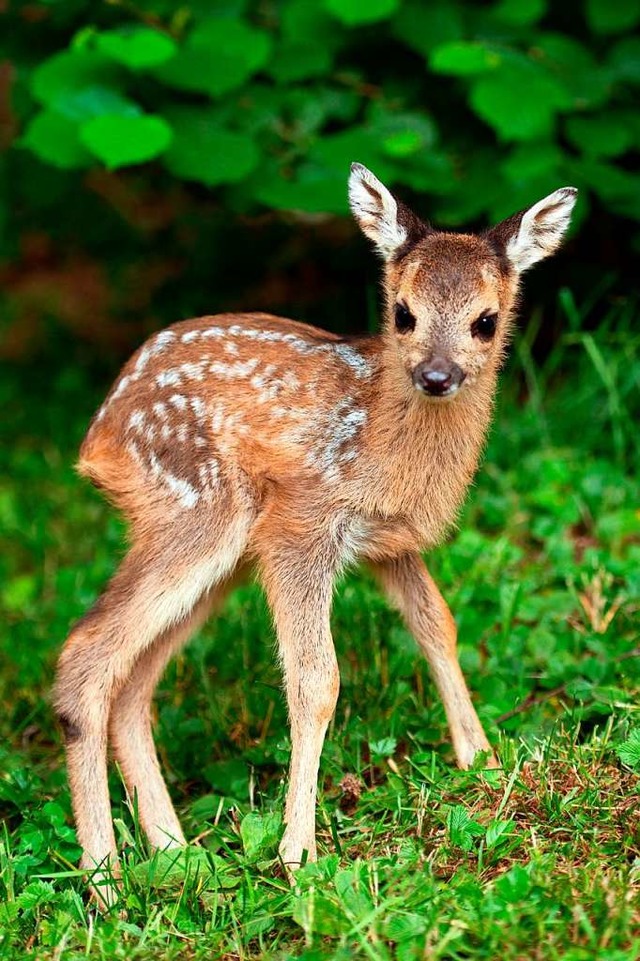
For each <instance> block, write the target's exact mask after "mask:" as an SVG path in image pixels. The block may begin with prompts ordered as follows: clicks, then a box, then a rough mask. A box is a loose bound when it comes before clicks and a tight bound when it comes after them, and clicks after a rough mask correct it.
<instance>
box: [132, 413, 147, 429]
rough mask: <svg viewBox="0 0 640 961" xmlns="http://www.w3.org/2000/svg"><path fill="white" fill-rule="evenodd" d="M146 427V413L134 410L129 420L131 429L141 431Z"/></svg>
mask: <svg viewBox="0 0 640 961" xmlns="http://www.w3.org/2000/svg"><path fill="white" fill-rule="evenodd" d="M143 425H144V413H143V412H142V411H141V410H134V411H133V413H132V414H131V417H130V418H129V427H131V428H132V429H133V430H141V429H142V427H143Z"/></svg>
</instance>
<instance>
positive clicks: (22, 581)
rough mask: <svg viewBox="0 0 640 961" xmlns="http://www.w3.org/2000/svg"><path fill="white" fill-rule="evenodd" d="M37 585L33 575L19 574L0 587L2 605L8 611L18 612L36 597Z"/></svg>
mask: <svg viewBox="0 0 640 961" xmlns="http://www.w3.org/2000/svg"><path fill="white" fill-rule="evenodd" d="M37 590H38V584H37V581H36V578H35V576H34V575H33V574H19V575H18V576H17V577H12V578H11V580H9V581H7V583H6V584H4V585H3V587H2V603H3V605H4V607H6V608H7V610H9V611H20V610H22V609H23V608H24V607H26V606H27V604H29V603H30V601H32V600H33V599H34V597H35V596H36V593H37Z"/></svg>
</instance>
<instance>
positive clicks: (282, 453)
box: [55, 164, 576, 906]
mask: <svg viewBox="0 0 640 961" xmlns="http://www.w3.org/2000/svg"><path fill="white" fill-rule="evenodd" d="M349 199H350V204H351V209H352V211H353V214H354V216H355V218H356V220H357V222H358V223H359V225H360V227H361V229H362V230H363V232H364V233H365V234H366V235H367V237H369V238H370V239H371V240H372V241H373V242H374V244H375V246H376V248H377V250H378V252H379V253H380V254H381V255H382V258H383V261H384V293H385V302H386V303H385V316H384V324H383V329H382V332H381V333H380V334H377V335H373V336H363V337H350V338H344V337H339V336H336V335H335V334H332V333H327V332H325V331H322V330H319V329H317V328H314V327H310V326H306V325H304V324H300V323H297V322H295V321H292V320H284V319H282V318H279V317H273V316H270V315H267V314H259V313H251V314H233V315H231V314H223V315H220V316H214V317H202V318H199V319H197V320H187V321H184V322H182V323H178V324H175V325H174V326H172V327H169V328H168V329H166V330H163V331H161V332H160V333H157V334H155V335H154V336H152V337H151V338H150V339H149V340H148V341H147V342H146V344H145V345H144V346H143V347H142V348H141V349H140V350H139V351H138V352H137V353H136V354H134V356H133V357H132V358H131V360H130V361H129V362H128V363H127V364H126V365H125V367H124V369H123V371H122V373H121V375H120V377H119V379H118V380H117V381H116V383H115V385H114V387H113V388H112V390H111V392H110V394H109V395H108V397H107V399H106V401H105V403H104V404H103V406H102V407H101V409H100V410H99V411H98V413H97V414H96V416H95V417H94V419H93V421H92V423H91V426H90V428H89V431H88V434H87V436H86V438H85V440H84V443H83V445H82V448H81V452H80V462H79V470H80V472H81V473H82V474H84V475H86V476H87V477H89V478H90V479H91V480H92V481H93V482H94V483H95V484H96V485H97V486H98V487H99V488H101V489H102V490H103V491H104V492H105V493H106V495H107V496H108V497H109V498H110V499H111V500H112V501H113V502H114V503H115V505H116V506H117V507H118V508H120V509H121V510H122V511H123V512H124V514H125V515H126V517H127V519H128V521H129V523H130V529H131V547H130V550H129V553H128V554H127V556H126V557H125V559H124V561H123V562H122V564H121V566H120V568H119V570H118V571H117V573H116V574H115V576H114V577H113V579H112V580H111V582H110V584H109V585H108V587H107V588H106V590H105V592H104V593H103V594H102V596H101V597H100V599H99V600H98V601H97V603H96V604H95V606H94V607H93V608H92V609H91V610H90V611H89V612H88V613H87V614H86V615H85V617H84V618H83V619H82V620H81V621H80V622H79V623H78V624H77V625H76V626H75V627H74V629H73V630H72V632H71V635H70V636H69V638H68V640H67V642H66V644H65V647H64V649H63V651H62V654H61V657H60V661H59V665H58V670H57V678H56V683H55V705H56V708H57V712H58V716H59V718H60V721H61V724H62V727H63V730H64V735H65V742H66V752H67V764H68V771H69V780H70V784H71V793H72V799H73V810H74V814H75V819H76V824H77V830H78V837H79V841H80V844H81V845H82V848H83V851H84V854H83V858H82V866H83V867H84V868H86V869H87V870H88V871H89V872H90V873H91V874H92V877H93V885H94V889H93V893H94V895H95V896H96V898H97V899H98V901H99V902H102V904H103V906H104V905H109V904H111V903H113V901H114V899H115V897H116V896H117V892H116V889H115V888H114V886H113V882H111V881H110V880H109V878H110V877H112V872H113V871H114V870H116V869H117V852H116V842H115V838H114V833H113V827H112V822H111V813H110V806H109V794H108V789H107V744H108V742H110V745H111V747H112V749H113V753H114V755H115V758H116V760H117V762H118V764H119V765H120V768H121V771H122V774H123V776H124V779H125V783H126V785H127V788H128V791H129V793H130V795H131V797H133V796H134V794H135V796H137V804H138V813H139V818H140V822H141V824H142V826H143V828H144V830H145V832H146V834H147V836H148V839H149V842H150V843H151V844H152V845H153V846H156V847H158V848H167V847H175V846H180V845H184V844H185V843H186V842H185V838H184V835H183V833H182V830H181V827H180V823H179V821H178V818H177V816H176V813H175V811H174V809H173V806H172V803H171V800H170V798H169V794H168V792H167V788H166V785H165V782H164V780H163V778H162V775H161V773H160V768H159V765H158V759H157V756H156V752H155V748H154V743H153V738H152V730H151V702H152V697H153V693H154V689H155V687H156V684H157V683H158V680H159V678H160V676H161V675H162V672H163V670H164V668H165V666H166V664H167V662H168V661H169V659H170V658H171V656H172V655H173V654H175V653H176V651H178V650H179V649H180V647H182V645H183V644H185V643H186V641H187V640H188V638H189V636H190V635H191V634H192V633H193V632H194V631H195V630H197V628H198V627H199V626H200V625H201V624H202V623H203V621H204V620H205V619H206V618H207V617H208V615H209V614H210V613H211V611H212V609H214V608H216V607H218V606H219V605H220V603H221V602H222V600H223V598H224V596H225V594H226V593H227V592H228V591H229V589H230V588H231V587H232V586H233V585H234V584H235V583H237V581H238V579H241V578H243V577H245V576H246V575H247V573H248V572H249V571H250V569H251V568H252V567H255V568H257V571H258V573H259V577H260V579H261V581H262V583H263V585H264V587H265V590H266V594H267V598H268V602H269V605H270V608H271V611H272V614H273V618H274V622H275V627H276V631H277V636H278V644H279V652H280V660H281V662H282V668H283V672H284V683H285V688H286V696H287V701H288V708H289V716H290V723H291V740H292V754H291V766H290V780H289V787H288V793H287V799H286V810H285V824H286V827H285V831H284V835H283V838H282V842H281V845H280V854H281V857H282V860H283V862H284V863H285V865H286V866H288V868H289V869H293V868H295V866H297V865H299V864H300V863H301V862H303V861H304V859H305V857H308V858H310V859H313V858H315V856H316V841H315V802H316V789H317V787H316V785H317V777H318V767H319V761H320V754H321V750H322V745H323V741H324V736H325V732H326V729H327V725H328V723H329V721H330V719H331V717H332V715H333V712H334V709H335V706H336V701H337V697H338V688H339V676H338V665H337V662H336V655H335V652H334V648H333V643H332V639H331V632H330V623H329V619H330V610H331V597H332V591H333V584H334V581H335V579H336V576H337V575H338V574H339V572H340V571H341V570H342V569H343V568H344V567H345V566H346V565H349V564H352V563H353V562H354V561H356V560H357V559H361V560H363V561H365V562H367V563H368V564H369V565H370V566H371V568H372V569H373V571H374V573H375V575H376V576H377V578H378V579H379V582H380V584H381V586H382V588H383V590H384V591H385V592H386V593H387V595H388V597H389V598H390V600H391V601H392V602H393V603H395V604H396V605H397V607H398V608H399V610H400V611H401V613H402V615H403V616H404V619H405V621H406V623H407V626H408V628H409V629H410V630H411V631H412V633H413V635H414V636H415V639H416V641H417V643H418V645H419V647H420V649H421V650H422V653H423V654H424V655H425V657H426V659H427V661H428V663H429V666H430V670H431V673H432V676H433V679H434V681H435V684H436V687H437V689H438V692H439V694H440V696H441V698H442V701H443V703H444V707H445V711H446V715H447V719H448V723H449V726H450V730H451V736H452V740H453V746H454V750H455V754H456V758H457V761H458V763H459V765H461V766H462V767H467V766H468V765H470V764H471V763H472V762H473V759H474V756H475V755H476V754H477V753H478V752H488V763H490V764H496V763H497V762H496V760H495V757H494V756H493V755H492V754H491V748H490V745H489V743H488V741H487V738H486V736H485V734H484V731H483V729H482V726H481V724H480V721H479V720H478V717H477V715H476V712H475V710H474V708H473V705H472V703H471V698H470V696H469V692H468V690H467V686H466V683H465V680H464V678H463V676H462V672H461V670H460V667H459V665H458V660H457V656H456V628H455V623H454V620H453V617H452V616H451V613H450V612H449V609H448V607H447V605H446V603H445V601H444V599H443V598H442V596H441V595H440V593H439V591H438V588H437V587H436V585H435V584H434V582H433V580H432V579H431V577H430V576H429V573H428V572H427V569H426V567H425V565H424V563H423V561H422V558H421V555H420V551H421V550H424V549H426V548H429V547H432V546H433V545H435V544H436V543H438V542H439V541H440V540H441V539H442V537H443V535H444V534H445V532H446V530H447V528H448V527H449V526H450V525H451V523H452V522H453V521H454V519H455V517H456V514H457V512H458V509H459V508H460V506H461V504H462V501H463V498H464V496H465V492H466V490H467V488H468V486H469V484H470V482H471V480H472V478H473V475H474V472H475V470H476V467H477V464H478V459H479V456H480V453H481V450H482V446H483V443H484V439H485V435H486V432H487V428H488V425H489V421H490V418H491V412H492V404H493V397H494V393H495V388H496V379H497V374H498V370H499V367H500V365H501V361H502V358H503V354H504V352H505V347H506V344H507V341H508V339H509V334H510V328H511V322H512V313H513V309H514V303H515V300H516V295H517V289H518V281H519V277H520V275H521V274H522V272H523V271H524V270H526V269H527V268H528V267H530V266H531V265H532V264H534V263H535V262H536V261H538V260H541V259H542V258H543V257H546V256H548V255H549V254H551V253H552V252H553V251H554V250H555V249H556V248H557V247H558V246H559V244H560V242H561V239H562V236H563V234H564V232H565V230H566V228H567V226H568V224H569V219H570V215H571V210H572V208H573V205H574V203H575V199H576V190H575V189H574V188H571V187H565V188H563V189H560V190H556V191H555V193H553V194H551V195H550V196H548V197H546V198H545V199H544V200H541V201H539V202H538V203H537V204H535V205H534V206H533V207H531V208H530V209H528V210H526V211H524V212H521V213H518V214H515V215H514V216H512V217H510V218H509V219H507V220H505V221H503V222H502V223H501V224H499V225H498V226H497V227H494V228H493V229H491V230H488V231H487V232H485V233H483V234H481V235H474V234H454V233H444V232H440V231H437V230H434V229H432V228H431V227H430V226H428V225H427V224H426V223H424V222H422V221H421V220H419V219H418V217H416V216H415V214H413V213H412V212H411V211H410V210H409V209H408V208H407V207H406V206H404V205H403V204H402V203H400V202H398V201H396V200H395V199H394V197H393V196H392V194H391V193H390V192H389V191H388V190H387V188H386V187H385V186H384V185H383V184H382V183H380V181H379V180H378V179H377V178H376V177H375V176H374V175H373V174H372V173H371V172H370V171H369V170H367V169H366V168H365V167H363V166H361V165H360V164H353V166H352V168H351V176H350V180H349Z"/></svg>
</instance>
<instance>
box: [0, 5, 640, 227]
mask: <svg viewBox="0 0 640 961" xmlns="http://www.w3.org/2000/svg"><path fill="white" fill-rule="evenodd" d="M34 7H35V8H37V9H39V10H40V11H41V14H42V16H43V17H46V19H45V20H44V21H43V22H45V23H48V24H49V27H51V26H53V27H55V31H52V30H51V29H49V31H48V33H47V37H46V45H47V46H48V47H49V49H48V50H47V52H46V55H44V56H41V55H40V50H39V49H38V50H35V51H34V50H33V49H32V47H31V44H30V43H29V40H28V37H27V36H26V34H25V21H24V19H23V20H22V24H21V30H22V33H20V34H19V37H18V40H17V41H15V40H14V41H13V42H14V59H15V61H16V62H17V64H18V66H19V69H20V74H19V82H18V88H17V90H16V96H15V98H14V103H15V105H16V109H17V110H18V112H19V114H20V118H21V122H22V124H23V130H22V134H21V136H20V137H19V139H18V140H17V143H16V148H17V149H19V148H24V149H27V150H29V151H31V152H33V153H34V154H35V155H37V156H38V157H39V158H40V160H42V161H43V162H44V163H45V164H50V165H53V166H55V167H59V168H63V169H71V170H81V169H83V168H88V167H91V166H92V165H96V164H102V165H105V166H106V167H108V168H111V169H115V168H120V167H125V166H130V165H136V164H143V163H146V162H147V161H150V160H157V161H158V162H159V163H160V164H162V165H163V166H164V167H165V168H166V169H167V170H168V171H169V172H170V174H172V175H173V176H174V177H175V178H178V179H179V180H185V181H190V182H196V183H199V184H204V185H205V186H206V187H219V188H222V189H224V191H225V198H224V199H225V203H226V204H227V205H229V206H232V207H233V208H235V209H237V210H252V209H255V208H256V207H257V206H258V205H266V206H267V207H272V208H277V209H282V210H300V211H306V212H331V213H344V212H345V210H346V197H345V174H346V170H347V166H348V163H349V162H350V161H351V160H356V159H357V160H359V161H362V162H363V163H366V164H368V165H370V166H371V167H372V168H374V169H375V170H376V172H377V173H378V174H379V175H380V176H381V177H382V178H383V179H385V178H386V179H387V180H388V181H390V182H391V183H396V184H400V185H402V186H403V187H405V188H410V189H412V190H414V191H417V192H420V193H426V194H427V195H429V197H430V210H432V212H433V216H434V219H437V220H438V221H439V222H440V223H444V224H450V225H458V224H461V223H464V222H467V221H469V220H482V219H485V218H487V217H491V218H497V217H501V216H503V215H505V214H507V213H510V212H512V211H513V210H514V209H516V208H518V207H519V206H522V205H524V204H526V203H529V202H531V201H532V200H533V199H535V198H537V197H538V196H539V195H542V194H544V192H545V191H550V190H551V189H554V188H555V187H557V186H558V185H559V184H562V183H565V182H571V183H574V184H576V185H577V186H578V187H581V188H583V190H584V195H585V196H589V197H595V198H597V199H598V200H599V201H600V203H601V204H602V205H604V206H605V207H606V208H608V210H609V211H611V212H613V213H614V214H616V215H620V216H624V217H628V218H632V219H633V220H640V174H638V173H637V169H638V168H637V162H636V161H637V157H635V158H634V154H637V151H638V148H639V147H640V116H639V115H638V113H637V110H636V109H635V103H634V98H635V96H636V95H637V89H636V88H637V85H638V84H640V38H638V37H634V36H631V35H630V31H632V30H633V29H634V28H635V27H636V26H637V25H638V23H639V22H640V3H638V2H637V0H617V2H615V3H611V2H608V0H586V2H585V3H582V4H580V5H571V6H570V7H566V6H565V5H553V8H552V5H551V4H550V3H548V2H546V0H498V2H496V3H493V4H491V5H490V6H484V5H479V4H477V3H474V2H472V0H466V2H463V0H457V2H456V0H434V2H429V3H423V2H421V0H313V2H310V0H281V2H278V3H275V2H272V3H266V4H265V3H260V4H257V3H254V4H251V3H248V2H244V0H217V2H213V3H203V2H199V0H192V2H191V3H190V4H188V5H175V4H173V3H169V2H166V0H149V2H147V0H140V2H138V3H137V4H136V5H134V4H122V5H120V4H116V3H114V4H113V5H112V6H111V9H109V8H106V9H101V8H102V5H99V6H98V5H96V4H90V3H88V2H86V0H85V2H82V0H75V2H73V3H69V2H60V0H49V2H48V3H46V4H41V5H40V6H39V7H38V5H30V9H33V8H34ZM17 16H18V17H19V16H20V14H18V15H17ZM30 30H31V31H34V30H35V28H34V27H31V28H30ZM40 32H41V31H39V33H40ZM52 41H53V42H52ZM586 209H587V208H586V204H585V205H584V206H583V215H584V213H586Z"/></svg>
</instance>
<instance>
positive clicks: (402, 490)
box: [360, 367, 497, 545]
mask: <svg viewBox="0 0 640 961" xmlns="http://www.w3.org/2000/svg"><path fill="white" fill-rule="evenodd" d="M496 376H497V375H496V372H495V371H487V372H485V373H484V374H483V376H482V377H481V378H480V379H479V380H478V381H477V382H476V383H474V384H473V385H467V386H466V387H463V388H462V390H461V392H460V394H459V395H457V396H456V397H454V398H452V399H451V400H439V401H438V400H429V399H428V398H425V397H423V396H421V395H420V394H418V392H417V391H415V389H413V387H412V386H411V385H410V384H408V383H407V376H406V374H405V373H404V371H398V370H394V368H393V367H388V368H387V367H383V369H382V372H381V374H380V381H379V383H378V385H377V389H376V391H375V394H374V396H372V397H371V401H370V408H369V409H370V416H369V420H368V424H367V429H366V435H367V436H366V444H365V452H364V456H363V458H362V459H361V461H360V467H361V472H360V480H361V483H362V487H361V491H362V500H363V502H365V503H364V506H365V510H367V511H371V513H375V514H379V515H382V516H385V517H402V518H403V519H404V520H406V521H407V522H408V523H409V524H411V525H412V526H414V527H415V529H416V530H417V531H418V532H419V533H420V536H421V540H422V541H423V543H424V544H425V545H427V544H429V543H434V542H435V541H437V540H439V539H440V538H441V537H442V535H443V533H444V531H445V530H446V529H447V527H448V526H449V525H450V524H451V523H452V522H453V521H454V520H455V518H456V515H457V513H458V511H459V509H460V507H461V505H462V502H463V500H464V497H465V494H466V491H467V489H468V487H469V485H470V483H471V481H472V479H473V476H474V474H475V472H476V469H477V466H478V461H479V459H480V455H481V453H482V449H483V446H484V443H485V439H486V436H487V430H488V427H489V424H490V421H491V415H492V409H493V401H494V395H495V388H496Z"/></svg>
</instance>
